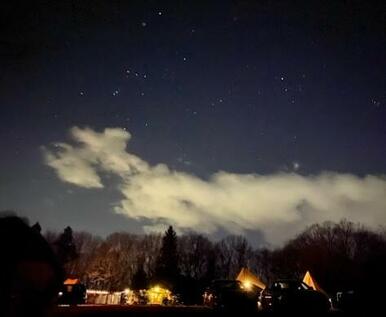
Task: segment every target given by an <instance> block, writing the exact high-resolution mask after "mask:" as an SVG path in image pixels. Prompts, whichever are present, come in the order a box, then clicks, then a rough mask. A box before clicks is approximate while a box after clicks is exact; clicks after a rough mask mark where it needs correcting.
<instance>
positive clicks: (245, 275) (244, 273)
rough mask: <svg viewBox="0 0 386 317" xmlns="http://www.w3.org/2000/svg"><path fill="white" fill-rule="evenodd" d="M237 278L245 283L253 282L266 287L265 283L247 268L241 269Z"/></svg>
mask: <svg viewBox="0 0 386 317" xmlns="http://www.w3.org/2000/svg"><path fill="white" fill-rule="evenodd" d="M236 280H238V281H240V282H241V283H243V284H252V285H255V286H257V287H258V288H260V289H265V284H264V283H263V282H262V281H261V280H260V279H259V278H258V277H257V276H256V275H254V274H253V273H252V272H251V271H250V270H248V269H247V268H242V269H241V271H240V273H239V275H237V277H236Z"/></svg>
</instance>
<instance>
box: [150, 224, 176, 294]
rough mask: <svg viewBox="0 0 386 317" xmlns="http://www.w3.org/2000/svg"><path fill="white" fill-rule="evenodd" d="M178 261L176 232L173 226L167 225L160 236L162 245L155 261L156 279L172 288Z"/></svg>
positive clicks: (174, 283)
mask: <svg viewBox="0 0 386 317" xmlns="http://www.w3.org/2000/svg"><path fill="white" fill-rule="evenodd" d="M178 261H179V256H178V251H177V234H176V232H175V231H174V229H173V227H172V226H169V228H168V230H166V232H165V235H164V236H163V238H162V246H161V250H160V254H159V256H158V259H157V263H156V270H155V277H156V280H157V281H159V282H161V283H163V284H165V285H166V286H168V287H171V288H174V287H175V286H176V284H177V282H178V277H179V269H178Z"/></svg>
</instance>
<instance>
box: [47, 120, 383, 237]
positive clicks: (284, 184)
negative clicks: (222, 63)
mask: <svg viewBox="0 0 386 317" xmlns="http://www.w3.org/2000/svg"><path fill="white" fill-rule="evenodd" d="M70 137H71V138H72V140H73V141H74V142H73V145H70V144H66V143H57V144H55V145H54V146H52V147H49V148H44V153H45V160H46V164H47V165H48V166H50V167H52V168H53V169H54V170H55V171H56V173H57V175H58V177H59V178H60V179H61V180H62V181H64V182H68V183H71V184H74V185H77V186H81V187H85V188H103V183H102V181H101V177H100V175H101V173H111V174H114V175H117V176H119V179H120V182H119V185H118V189H119V191H120V192H121V194H122V199H121V200H120V201H119V202H117V205H116V208H115V210H116V212H118V213H121V214H124V215H126V216H128V217H131V218H137V219H142V218H147V219H149V220H151V221H152V223H154V229H155V230H157V228H163V225H164V224H173V225H174V226H176V227H177V228H178V229H180V230H184V229H186V228H189V229H193V230H196V231H199V232H205V233H213V232H215V231H216V230H218V229H219V228H222V229H226V230H228V231H229V232H232V233H243V232H244V231H246V230H260V231H262V232H263V233H264V235H265V238H266V239H267V241H269V242H270V243H273V244H280V243H281V242H282V241H284V240H285V239H288V238H289V237H291V236H292V235H293V234H295V233H296V232H298V231H299V230H301V229H303V228H304V227H305V226H306V225H308V224H311V223H313V222H319V221H325V220H333V221H338V220H340V219H342V218H347V219H349V220H352V221H355V222H362V223H364V224H368V225H371V226H377V225H379V224H384V223H385V221H386V199H385V197H386V180H385V178H384V177H383V176H375V175H368V176H366V177H358V176H355V175H351V174H339V173H331V172H322V173H320V174H319V175H313V176H302V175H299V174H297V173H295V172H289V173H277V174H271V175H257V174H234V173H229V172H225V171H220V172H217V173H215V174H213V175H212V176H211V177H210V178H209V180H203V179H201V178H199V177H196V176H195V175H192V174H188V173H185V172H181V171H176V170H171V169H170V168H169V167H168V166H166V165H165V164H158V165H155V166H151V165H149V164H148V163H147V162H145V161H144V160H142V159H141V158H140V157H138V156H136V155H134V154H131V153H130V152H129V151H127V145H128V142H129V140H130V138H131V135H130V133H128V132H127V131H125V130H123V129H120V128H108V129H105V130H104V131H103V132H96V131H94V130H92V129H89V128H85V129H81V128H77V127H74V128H72V129H71V130H70ZM295 171H296V169H295ZM145 229H146V230H147V231H148V230H151V227H149V226H146V228H145Z"/></svg>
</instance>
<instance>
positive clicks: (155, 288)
mask: <svg viewBox="0 0 386 317" xmlns="http://www.w3.org/2000/svg"><path fill="white" fill-rule="evenodd" d="M153 290H154V291H155V292H157V293H158V292H159V291H160V290H161V287H159V285H156V286H154V287H153Z"/></svg>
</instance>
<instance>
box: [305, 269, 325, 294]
mask: <svg viewBox="0 0 386 317" xmlns="http://www.w3.org/2000/svg"><path fill="white" fill-rule="evenodd" d="M303 283H305V284H307V285H308V286H309V287H311V288H312V289H313V290H315V291H318V292H321V293H323V294H326V292H325V291H324V290H323V289H322V288H321V287H320V286H319V284H318V283H317V282H316V281H315V279H314V278H313V277H312V276H311V273H310V271H307V272H306V274H304V277H303Z"/></svg>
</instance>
